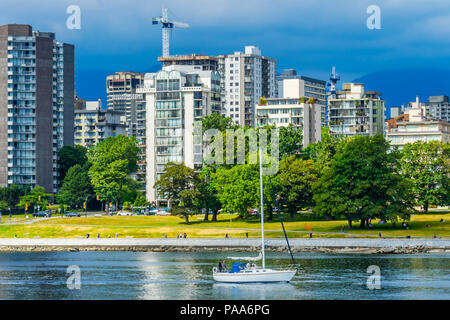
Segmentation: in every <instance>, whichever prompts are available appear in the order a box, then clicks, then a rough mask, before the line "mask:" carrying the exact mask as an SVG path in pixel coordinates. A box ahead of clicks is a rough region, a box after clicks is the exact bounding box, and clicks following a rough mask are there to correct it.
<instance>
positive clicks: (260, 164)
mask: <svg viewBox="0 0 450 320" xmlns="http://www.w3.org/2000/svg"><path fill="white" fill-rule="evenodd" d="M259 186H260V193H261V253H262V267H263V269H264V268H265V267H266V258H265V254H264V202H263V194H264V189H263V175H262V150H261V145H260V146H259Z"/></svg>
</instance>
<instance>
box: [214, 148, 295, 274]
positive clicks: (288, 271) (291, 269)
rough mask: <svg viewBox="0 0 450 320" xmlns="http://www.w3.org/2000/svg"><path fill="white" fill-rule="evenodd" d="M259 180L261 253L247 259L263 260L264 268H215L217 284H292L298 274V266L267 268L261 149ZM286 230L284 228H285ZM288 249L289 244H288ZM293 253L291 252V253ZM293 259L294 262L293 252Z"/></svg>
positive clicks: (249, 266)
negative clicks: (228, 269) (227, 269)
mask: <svg viewBox="0 0 450 320" xmlns="http://www.w3.org/2000/svg"><path fill="white" fill-rule="evenodd" d="M259 179H260V182H259V184H260V193H261V252H260V254H259V256H258V257H256V258H247V260H253V261H254V260H259V259H261V260H262V266H261V267H258V266H256V264H254V263H252V264H250V263H236V262H235V263H233V264H232V268H231V270H230V271H226V270H218V269H217V267H214V268H213V279H214V280H215V281H217V282H228V283H250V282H290V281H291V280H292V278H293V277H294V276H295V274H296V273H297V267H296V266H294V267H293V266H289V267H287V268H285V269H269V268H266V261H265V254H264V203H263V190H264V189H263V174H262V152H261V146H260V147H259ZM283 230H284V226H283ZM286 241H287V236H286ZM288 248H289V251H290V247H289V242H288ZM290 252H291V251H290ZM291 257H292V260H293V256H292V252H291Z"/></svg>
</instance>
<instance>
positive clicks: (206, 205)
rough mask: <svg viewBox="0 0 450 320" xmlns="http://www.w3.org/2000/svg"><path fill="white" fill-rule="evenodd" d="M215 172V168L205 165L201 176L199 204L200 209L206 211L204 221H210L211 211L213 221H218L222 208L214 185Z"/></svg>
mask: <svg viewBox="0 0 450 320" xmlns="http://www.w3.org/2000/svg"><path fill="white" fill-rule="evenodd" d="M214 171H215V168H214V167H213V166H209V165H206V164H205V165H203V168H202V170H201V171H200V174H199V183H198V186H197V190H198V191H199V192H198V197H197V203H198V206H199V207H200V208H202V209H205V218H204V221H208V220H209V210H211V211H212V212H213V217H212V220H211V221H217V213H218V212H219V210H220V208H221V203H220V200H219V198H218V196H217V190H216V189H215V188H214V185H213V183H212V174H213V172H214Z"/></svg>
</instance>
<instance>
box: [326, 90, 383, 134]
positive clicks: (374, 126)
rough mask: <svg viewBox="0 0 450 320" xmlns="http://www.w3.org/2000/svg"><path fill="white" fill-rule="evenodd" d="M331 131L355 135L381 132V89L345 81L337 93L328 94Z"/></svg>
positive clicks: (332, 132)
mask: <svg viewBox="0 0 450 320" xmlns="http://www.w3.org/2000/svg"><path fill="white" fill-rule="evenodd" d="M327 103H328V113H329V127H330V133H331V134H333V135H343V136H355V135H368V136H372V135H375V134H383V133H384V123H385V119H384V118H385V116H384V110H385V101H383V100H382V99H381V93H379V92H376V91H366V90H364V85H363V84H360V83H344V84H343V85H342V91H337V92H336V96H335V97H333V96H331V95H330V96H328V101H327Z"/></svg>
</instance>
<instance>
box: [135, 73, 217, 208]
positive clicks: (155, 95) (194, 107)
mask: <svg viewBox="0 0 450 320" xmlns="http://www.w3.org/2000/svg"><path fill="white" fill-rule="evenodd" d="M137 92H138V93H144V94H145V99H146V111H147V115H146V122H147V125H146V134H147V138H146V144H147V148H146V152H147V159H146V175H147V177H146V196H147V200H148V201H150V202H154V203H155V204H156V205H158V206H165V205H167V204H168V203H167V199H164V197H163V196H161V195H159V194H158V193H157V191H156V190H155V188H154V187H153V186H154V184H155V182H156V181H158V179H159V178H160V177H161V175H162V174H163V173H164V168H165V165H166V164H167V163H168V162H177V163H181V162H183V163H184V164H185V165H186V166H188V167H190V168H194V169H199V168H200V167H201V165H202V159H203V156H202V148H201V147H202V146H201V143H200V144H199V145H195V146H194V135H193V133H194V122H196V121H198V120H199V119H201V118H202V117H203V116H206V115H210V114H212V113H220V111H221V94H220V75H219V73H218V72H216V71H202V70H196V69H195V66H183V65H171V66H166V67H163V70H161V71H159V72H157V73H154V74H146V75H145V79H144V87H143V88H140V89H138V90H137Z"/></svg>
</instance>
